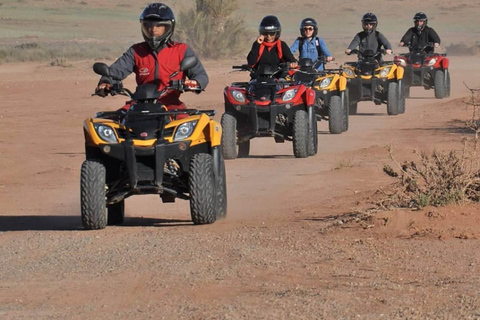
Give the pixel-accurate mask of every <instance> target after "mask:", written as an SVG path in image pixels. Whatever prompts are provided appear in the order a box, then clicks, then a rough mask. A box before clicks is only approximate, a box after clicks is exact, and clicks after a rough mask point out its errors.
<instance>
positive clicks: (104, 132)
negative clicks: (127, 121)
mask: <svg viewBox="0 0 480 320" xmlns="http://www.w3.org/2000/svg"><path fill="white" fill-rule="evenodd" d="M94 127H95V130H96V131H97V134H98V136H99V137H100V139H102V140H103V141H106V142H109V143H118V140H117V136H116V135H115V131H114V130H113V128H112V127H110V126H106V125H104V124H95V125H94Z"/></svg>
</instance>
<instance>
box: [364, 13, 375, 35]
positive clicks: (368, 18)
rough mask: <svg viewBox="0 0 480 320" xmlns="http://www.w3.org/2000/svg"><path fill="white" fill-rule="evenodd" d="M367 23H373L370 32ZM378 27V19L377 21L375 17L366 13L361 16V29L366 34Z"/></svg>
mask: <svg viewBox="0 0 480 320" xmlns="http://www.w3.org/2000/svg"><path fill="white" fill-rule="evenodd" d="M369 23H373V28H372V29H371V30H369V29H368V28H367V24H369ZM377 26H378V19H377V16H376V15H375V14H373V13H371V12H367V13H365V14H364V15H363V17H362V28H363V30H364V31H366V32H372V31H373V30H375V29H376V28H377Z"/></svg>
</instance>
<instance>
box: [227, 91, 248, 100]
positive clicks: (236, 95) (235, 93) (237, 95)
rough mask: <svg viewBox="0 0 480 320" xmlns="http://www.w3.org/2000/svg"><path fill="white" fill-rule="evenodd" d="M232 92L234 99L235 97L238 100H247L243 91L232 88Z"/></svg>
mask: <svg viewBox="0 0 480 320" xmlns="http://www.w3.org/2000/svg"><path fill="white" fill-rule="evenodd" d="M230 93H231V94H232V97H233V99H235V100H236V101H238V102H245V96H244V95H243V93H242V92H241V91H238V90H232V91H230Z"/></svg>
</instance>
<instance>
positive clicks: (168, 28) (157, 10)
mask: <svg viewBox="0 0 480 320" xmlns="http://www.w3.org/2000/svg"><path fill="white" fill-rule="evenodd" d="M140 23H141V24H142V35H143V39H145V41H146V42H147V43H148V45H149V46H150V47H151V48H152V49H153V50H158V49H159V48H160V47H161V46H163V45H164V44H165V43H168V42H169V41H170V38H171V37H172V35H173V30H175V16H174V15H173V11H172V9H170V8H169V7H168V6H167V5H165V4H163V3H158V2H157V3H151V4H149V5H148V6H146V7H145V9H144V10H143V12H142V14H141V15H140ZM156 26H157V27H159V26H163V27H165V32H164V33H163V34H161V35H159V36H155V35H154V33H153V32H154V31H153V28H154V27H156Z"/></svg>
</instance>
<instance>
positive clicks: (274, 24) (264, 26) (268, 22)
mask: <svg viewBox="0 0 480 320" xmlns="http://www.w3.org/2000/svg"><path fill="white" fill-rule="evenodd" d="M258 32H260V34H265V33H273V32H275V40H278V38H280V34H281V33H282V26H281V25H280V21H279V20H278V18H277V17H275V16H266V17H264V18H263V19H262V21H261V22H260V25H259V26H258Z"/></svg>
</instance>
